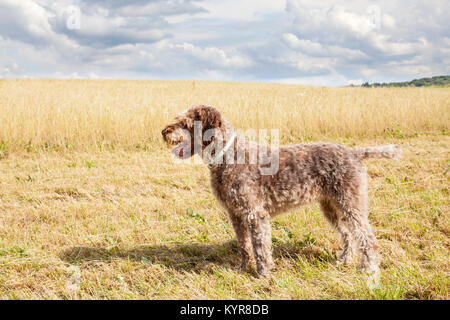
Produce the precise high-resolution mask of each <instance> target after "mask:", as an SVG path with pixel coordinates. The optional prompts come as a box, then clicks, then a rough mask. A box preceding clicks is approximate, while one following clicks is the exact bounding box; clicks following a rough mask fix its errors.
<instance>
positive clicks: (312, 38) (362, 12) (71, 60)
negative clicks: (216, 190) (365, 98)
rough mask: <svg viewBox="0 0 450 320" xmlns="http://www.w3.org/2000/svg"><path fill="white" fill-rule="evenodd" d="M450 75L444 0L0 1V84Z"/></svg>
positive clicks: (449, 6) (341, 80)
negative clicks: (13, 80)
mask: <svg viewBox="0 0 450 320" xmlns="http://www.w3.org/2000/svg"><path fill="white" fill-rule="evenodd" d="M448 74H450V1H448V0H427V1H423V0H408V1H406V0H404V1H396V0H380V1H373V0H372V1H370V0H353V1H349V0H346V1H340V0H337V1H328V0H320V1H318V0H314V1H306V0H270V1H269V0H209V1H206V0H205V1H193V0H169V1H162V0H150V1H149V0H147V1H144V0H128V1H118V0H109V1H107V0H70V1H69V0H60V1H58V0H57V1H51V0H0V78H27V77H31V78H83V79H198V80H220V81H258V82H277V83H291V84H308V85H324V86H340V85H348V84H361V83H362V82H366V81H368V82H390V81H404V80H412V79H415V78H421V77H430V76H435V75H448Z"/></svg>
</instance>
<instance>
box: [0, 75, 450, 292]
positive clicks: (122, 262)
mask: <svg viewBox="0 0 450 320" xmlns="http://www.w3.org/2000/svg"><path fill="white" fill-rule="evenodd" d="M0 92H1V95H0V123H2V126H0V270H1V272H0V298H4V299H74V298H79V299H182V298H184V299H203V298H205V299H449V293H448V287H449V273H450V263H449V248H450V238H449V233H450V228H449V219H448V214H449V190H448V185H449V175H450V172H449V168H450V160H449V159H450V157H449V143H450V137H449V135H448V123H449V121H448V120H449V119H448V114H449V112H448V111H450V110H449V103H448V101H449V95H450V89H448V88H447V89H443V88H404V89H399V88H380V89H378V88H377V89H362V88H318V87H298V86H282V85H272V84H242V83H214V82H197V81H195V82H192V81H190V82H188V81H186V82H169V81H136V82H134V81H50V80H27V81H24V80H20V81H19V80H8V81H7V80H2V81H0ZM299 93H301V94H299ZM199 102H202V103H203V102H204V103H210V104H213V105H216V106H218V107H219V108H220V109H223V110H224V113H225V114H226V116H227V118H229V119H230V121H231V122H232V123H233V124H234V125H235V126H236V127H239V128H258V127H261V128H264V127H267V128H279V129H280V131H281V133H282V139H281V142H282V143H298V142H302V141H311V140H326V141H332V142H337V143H342V144H345V145H348V146H354V145H377V144H386V143H397V144H399V145H401V146H402V148H403V150H404V152H403V158H402V159H401V160H399V161H390V160H370V161H367V163H366V164H367V167H368V172H369V176H370V180H369V197H370V208H371V209H370V221H371V223H372V225H373V227H374V230H375V234H376V235H377V237H378V239H379V243H380V246H381V254H382V257H383V262H382V265H381V269H382V273H381V284H380V286H379V288H376V289H370V288H368V286H367V283H366V282H367V281H366V280H367V276H366V275H365V274H363V273H360V272H358V271H357V270H356V266H350V267H336V266H335V265H334V264H333V260H334V258H335V256H336V253H337V252H338V251H339V244H338V239H337V236H336V235H335V234H334V233H333V232H331V231H330V228H329V227H328V225H327V224H326V222H325V220H324V219H323V218H322V217H321V215H320V212H319V210H318V208H317V206H310V207H304V208H300V209H297V210H293V211H292V212H289V213H287V214H286V215H283V216H280V217H277V218H276V219H274V220H273V222H272V227H273V245H274V255H275V263H276V269H275V270H274V272H273V276H272V278H271V279H257V278H256V277H255V274H254V273H253V274H252V273H240V272H237V271H235V270H234V268H235V267H236V266H237V265H238V264H239V259H240V255H239V253H238V251H237V247H236V242H235V240H234V232H233V229H232V226H231V225H230V223H228V222H227V217H226V214H225V213H224V212H223V210H222V209H221V208H220V207H219V205H218V204H217V202H216V200H215V199H214V197H213V195H212V194H211V192H210V188H209V174H208V170H207V168H205V167H204V166H202V165H190V164H189V165H187V164H186V165H175V164H174V163H173V162H172V161H171V159H170V152H169V150H168V149H167V147H165V146H164V145H163V144H162V143H161V141H160V140H161V139H160V130H161V127H162V126H163V125H164V124H165V123H167V122H168V121H170V120H171V118H172V117H173V115H174V114H176V112H178V111H181V110H183V109H185V108H186V107H187V106H189V105H191V104H195V103H199ZM133 103H134V104H135V105H134V107H133V108H131V109H130V108H129V107H128V106H130V105H132V104H133ZM58 108H59V109H58ZM272 108H273V109H272ZM319 108H320V109H319ZM317 110H321V112H318V111H317ZM377 110H378V111H377Z"/></svg>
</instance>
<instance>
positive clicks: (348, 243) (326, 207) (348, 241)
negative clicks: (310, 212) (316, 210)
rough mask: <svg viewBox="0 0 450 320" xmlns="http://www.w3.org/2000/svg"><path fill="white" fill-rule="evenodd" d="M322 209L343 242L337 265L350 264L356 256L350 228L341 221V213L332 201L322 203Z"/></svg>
mask: <svg viewBox="0 0 450 320" xmlns="http://www.w3.org/2000/svg"><path fill="white" fill-rule="evenodd" d="M320 209H321V211H322V213H323V215H324V216H325V218H326V219H327V221H328V222H329V223H330V225H331V226H332V227H333V228H334V229H335V230H336V231H337V232H338V233H339V236H340V238H341V242H342V252H341V254H340V255H339V257H338V258H337V261H336V263H337V264H344V265H346V264H349V263H350V262H351V261H352V259H353V256H354V251H355V250H354V240H353V236H352V233H351V231H350V230H349V228H348V226H347V225H346V224H345V223H344V222H343V221H342V220H341V215H342V214H341V213H340V212H339V211H338V210H337V209H336V207H335V206H333V204H332V203H331V201H330V200H328V199H324V200H322V201H320Z"/></svg>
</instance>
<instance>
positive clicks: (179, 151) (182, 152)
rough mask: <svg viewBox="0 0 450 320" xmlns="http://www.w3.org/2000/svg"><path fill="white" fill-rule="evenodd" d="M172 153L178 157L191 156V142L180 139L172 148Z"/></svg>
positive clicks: (185, 157)
mask: <svg viewBox="0 0 450 320" xmlns="http://www.w3.org/2000/svg"><path fill="white" fill-rule="evenodd" d="M172 154H173V155H174V156H175V157H177V158H179V159H187V158H189V157H190V156H191V144H190V142H187V141H182V142H181V143H179V144H177V145H176V147H175V148H173V149H172Z"/></svg>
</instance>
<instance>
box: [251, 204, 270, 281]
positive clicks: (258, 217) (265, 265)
mask: <svg viewBox="0 0 450 320" xmlns="http://www.w3.org/2000/svg"><path fill="white" fill-rule="evenodd" d="M247 219H248V223H249V227H250V233H251V238H252V244H253V252H254V253H255V257H256V267H257V271H258V275H259V276H260V277H268V276H269V274H270V270H271V269H272V268H273V259H272V233H271V229H270V216H269V214H267V213H266V212H263V211H251V212H250V213H249V214H248V216H247Z"/></svg>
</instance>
